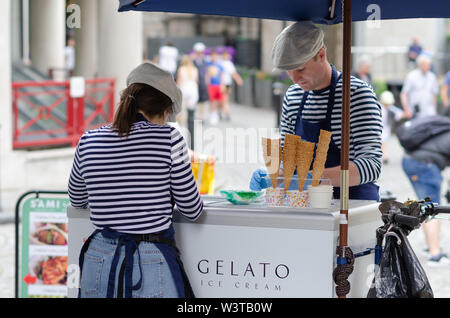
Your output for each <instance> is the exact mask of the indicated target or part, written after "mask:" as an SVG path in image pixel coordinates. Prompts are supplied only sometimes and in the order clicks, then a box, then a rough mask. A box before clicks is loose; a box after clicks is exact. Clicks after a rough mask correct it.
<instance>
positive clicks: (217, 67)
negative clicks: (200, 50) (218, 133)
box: [205, 51, 225, 125]
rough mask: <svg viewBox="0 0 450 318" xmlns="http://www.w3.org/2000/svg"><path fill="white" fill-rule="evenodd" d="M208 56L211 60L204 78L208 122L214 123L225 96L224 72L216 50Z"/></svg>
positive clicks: (216, 120) (217, 119) (217, 118)
mask: <svg viewBox="0 0 450 318" xmlns="http://www.w3.org/2000/svg"><path fill="white" fill-rule="evenodd" d="M210 57H211V62H210V63H209V64H208V70H207V72H206V78H205V79H206V84H207V85H208V95H209V112H210V117H209V123H210V124H211V125H215V124H217V122H218V121H219V114H218V111H219V110H220V109H221V108H222V104H223V102H224V98H225V80H224V76H225V74H224V68H223V66H222V64H221V63H220V61H219V55H218V54H217V52H216V51H212V52H211V54H210Z"/></svg>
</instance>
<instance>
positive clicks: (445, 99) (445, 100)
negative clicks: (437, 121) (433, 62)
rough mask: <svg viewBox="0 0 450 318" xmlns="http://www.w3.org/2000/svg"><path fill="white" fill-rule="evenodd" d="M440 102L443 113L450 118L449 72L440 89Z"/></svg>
mask: <svg viewBox="0 0 450 318" xmlns="http://www.w3.org/2000/svg"><path fill="white" fill-rule="evenodd" d="M441 100H442V106H443V107H444V113H445V114H446V115H447V116H450V107H448V106H450V101H449V100H450V71H448V72H447V74H445V78H444V83H443V84H442V87H441Z"/></svg>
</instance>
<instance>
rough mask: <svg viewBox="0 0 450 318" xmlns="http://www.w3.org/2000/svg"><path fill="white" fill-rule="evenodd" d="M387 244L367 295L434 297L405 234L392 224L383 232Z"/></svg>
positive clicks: (378, 296)
mask: <svg viewBox="0 0 450 318" xmlns="http://www.w3.org/2000/svg"><path fill="white" fill-rule="evenodd" d="M385 240H386V244H385V247H384V251H383V255H382V257H381V260H380V266H379V267H378V269H377V271H376V273H375V277H374V280H373V283H372V286H371V288H370V289H369V292H368V294H367V297H368V298H433V290H432V289H431V286H430V283H429V282H428V278H427V276H426V274H425V271H424V270H423V268H422V266H421V265H420V262H419V260H418V259H417V256H416V254H414V251H413V249H412V248H411V245H410V244H409V241H408V239H407V238H406V235H405V234H404V232H403V231H402V230H401V229H400V228H399V227H393V228H392V229H391V230H390V231H389V232H388V233H386V235H385Z"/></svg>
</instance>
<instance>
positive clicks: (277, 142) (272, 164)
mask: <svg viewBox="0 0 450 318" xmlns="http://www.w3.org/2000/svg"><path fill="white" fill-rule="evenodd" d="M262 147H263V157H264V163H265V164H266V168H267V172H268V173H269V175H270V180H271V182H272V187H273V188H276V187H277V178H278V173H279V171H280V164H281V139H269V138H264V137H263V138H262Z"/></svg>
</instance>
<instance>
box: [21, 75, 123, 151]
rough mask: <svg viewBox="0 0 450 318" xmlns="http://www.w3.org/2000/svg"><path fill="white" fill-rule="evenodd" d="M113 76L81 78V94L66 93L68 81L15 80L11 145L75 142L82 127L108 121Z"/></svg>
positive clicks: (68, 91)
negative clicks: (83, 91)
mask: <svg viewBox="0 0 450 318" xmlns="http://www.w3.org/2000/svg"><path fill="white" fill-rule="evenodd" d="M114 88H115V80H114V79H111V78H104V79H88V80H85V95H84V97H81V98H73V97H71V96H70V81H63V82H56V81H42V82H15V83H13V84H12V94H13V105H12V106H13V114H14V115H13V116H14V117H13V118H14V123H13V129H14V132H13V148H14V149H23V148H36V147H46V146H59V145H72V146H75V145H76V144H77V142H78V140H79V138H80V137H81V135H82V134H83V132H84V131H86V130H89V129H93V128H96V127H100V126H102V125H104V124H105V123H108V122H111V121H112V120H113V116H114Z"/></svg>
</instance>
